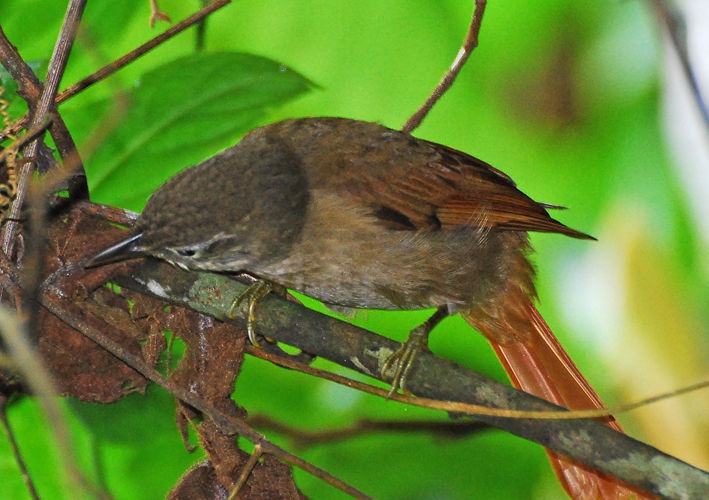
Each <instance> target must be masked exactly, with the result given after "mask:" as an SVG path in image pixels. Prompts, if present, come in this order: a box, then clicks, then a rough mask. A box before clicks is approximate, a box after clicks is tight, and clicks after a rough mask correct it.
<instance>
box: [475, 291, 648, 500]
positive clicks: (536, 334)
mask: <svg viewBox="0 0 709 500" xmlns="http://www.w3.org/2000/svg"><path fill="white" fill-rule="evenodd" d="M526 310H527V315H526V316H527V319H528V321H526V323H527V325H528V326H527V330H529V331H526V332H509V338H511V339H514V340H511V341H509V342H500V337H501V336H500V335H499V334H495V335H486V336H487V337H488V340H489V341H490V344H491V345H492V348H493V349H494V351H495V354H497V357H498V358H499V359H500V363H501V364H502V366H503V367H504V369H505V371H506V372H507V374H508V376H509V377H510V380H511V381H512V384H513V385H514V386H515V387H517V388H519V389H522V390H524V391H526V392H529V393H530V394H534V395H535V396H539V397H542V398H544V399H546V400H548V401H550V402H552V403H555V404H557V405H560V406H564V407H566V408H569V409H572V410H585V409H591V408H603V407H604V406H603V403H602V401H601V399H600V398H599V397H598V394H596V392H595V391H594V390H593V388H591V386H590V384H589V383H588V381H586V379H585V378H584V377H583V375H581V372H580V371H579V370H578V368H577V367H576V365H575V364H574V362H573V361H572V360H571V358H570V357H569V355H568V354H567V353H566V351H565V350H564V349H563V347H562V346H561V344H560V343H559V341H558V340H557V339H556V336H555V335H554V334H553V332H552V331H551V329H550V328H549V326H548V325H547V324H546V322H545V321H544V318H542V316H541V314H539V311H537V308H536V307H535V306H534V304H532V302H531V301H528V304H526ZM462 316H463V317H464V318H465V319H466V321H468V322H469V323H470V324H471V325H472V326H473V327H475V328H478V326H479V325H476V323H477V322H476V320H475V318H474V317H473V315H469V314H465V313H463V314H462ZM478 329H480V328H478ZM483 330H484V329H483ZM483 333H485V331H483ZM520 333H521V334H520ZM521 339H524V340H521ZM605 423H606V425H608V426H609V427H612V428H613V429H616V430H618V431H620V432H623V429H622V428H621V427H620V425H619V424H618V422H616V420H615V419H614V418H613V417H608V418H607V421H606V422H605ZM547 454H548V455H549V460H550V462H551V465H552V468H553V469H554V472H555V474H556V476H557V477H558V479H559V482H560V483H561V485H562V487H563V488H564V489H565V490H566V492H567V493H568V494H569V496H570V497H571V498H573V499H574V500H598V499H602V500H623V499H631V498H636V499H649V498H654V497H652V496H649V495H648V494H647V493H645V492H642V491H640V490H637V489H634V488H632V487H630V486H627V485H625V484H622V483H619V482H618V481H617V480H616V479H615V478H613V477H612V476H610V475H608V474H605V473H602V472H599V471H596V470H594V469H592V468H589V467H587V466H586V465H584V464H581V463H579V462H576V461H574V460H571V459H570V458H567V457H565V456H563V455H559V454H557V453H556V452H554V451H551V450H547Z"/></svg>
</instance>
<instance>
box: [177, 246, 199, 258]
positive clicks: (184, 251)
mask: <svg viewBox="0 0 709 500" xmlns="http://www.w3.org/2000/svg"><path fill="white" fill-rule="evenodd" d="M176 252H177V253H178V254H179V255H182V256H183V257H194V256H195V254H196V253H197V250H195V249H194V248H179V249H177V250H176Z"/></svg>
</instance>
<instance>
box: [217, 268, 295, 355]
mask: <svg viewBox="0 0 709 500" xmlns="http://www.w3.org/2000/svg"><path fill="white" fill-rule="evenodd" d="M274 291H275V292H278V293H282V294H283V295H285V288H283V287H282V286H280V285H277V284H275V283H271V282H270V281H265V280H258V281H256V282H254V283H252V284H251V285H249V287H248V288H247V289H246V290H244V291H243V292H242V293H241V295H239V296H238V297H237V298H236V300H234V303H233V304H232V305H231V307H230V308H229V313H228V315H229V317H230V318H233V317H234V316H235V314H234V310H235V309H236V308H238V307H239V306H240V305H241V304H243V303H244V302H246V305H247V314H246V332H247V333H248V335H249V340H250V341H251V343H252V344H253V345H254V346H256V347H260V346H261V344H260V343H259V341H258V339H257V337H256V332H255V331H254V323H255V322H256V314H255V313H254V311H255V310H256V304H257V303H258V302H259V301H260V300H262V299H263V298H264V297H265V296H266V295H268V294H269V293H271V292H274Z"/></svg>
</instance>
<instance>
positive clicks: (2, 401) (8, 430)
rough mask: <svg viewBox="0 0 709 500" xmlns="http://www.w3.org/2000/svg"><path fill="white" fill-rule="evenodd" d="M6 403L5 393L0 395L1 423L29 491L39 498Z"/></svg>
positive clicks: (36, 498) (32, 495)
mask: <svg viewBox="0 0 709 500" xmlns="http://www.w3.org/2000/svg"><path fill="white" fill-rule="evenodd" d="M6 403H7V397H6V396H5V395H4V394H3V395H0V423H2V426H3V428H4V429H5V434H6V436H7V440H8V442H9V443H10V448H11V449H12V454H13V455H14V456H15V462H16V463H17V467H19V469H20V472H21V473H22V478H23V479H24V481H25V485H27V492H28V493H29V494H30V496H31V497H32V498H33V499H34V500H39V499H40V497H39V493H37V488H35V486H34V481H33V480H32V476H30V473H29V470H28V469H27V464H26V463H25V460H24V459H23V458H22V452H21V451H20V447H19V446H18V445H17V440H16V439H15V433H14V432H13V431H12V427H10V422H9V421H8V420H7V413H6Z"/></svg>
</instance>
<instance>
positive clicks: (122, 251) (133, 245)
mask: <svg viewBox="0 0 709 500" xmlns="http://www.w3.org/2000/svg"><path fill="white" fill-rule="evenodd" d="M142 236H143V234H142V233H140V234H134V235H132V236H130V237H129V238H126V239H125V240H123V241H119V242H118V243H116V244H115V245H111V246H110V247H108V248H107V249H105V250H102V251H101V252H99V253H97V254H96V255H94V256H93V257H89V258H88V259H87V260H86V261H84V262H83V266H84V268H85V269H88V268H90V267H98V266H103V265H104V264H112V263H114V262H120V261H122V260H129V259H133V258H135V257H140V256H141V255H145V252H144V251H142V249H141V247H140V244H139V243H140V239H141V237H142Z"/></svg>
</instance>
